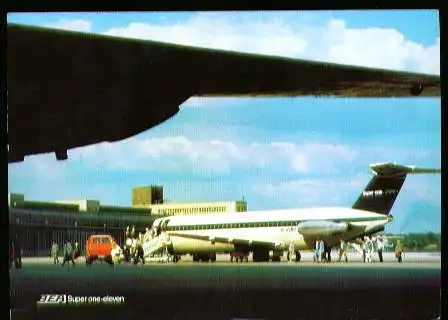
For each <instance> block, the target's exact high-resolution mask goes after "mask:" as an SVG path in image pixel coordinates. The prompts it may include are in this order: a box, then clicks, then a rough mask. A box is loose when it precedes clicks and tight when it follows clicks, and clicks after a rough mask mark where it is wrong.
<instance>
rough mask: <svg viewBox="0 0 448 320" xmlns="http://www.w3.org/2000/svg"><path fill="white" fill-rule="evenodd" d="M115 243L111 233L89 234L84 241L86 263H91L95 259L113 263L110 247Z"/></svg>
mask: <svg viewBox="0 0 448 320" xmlns="http://www.w3.org/2000/svg"><path fill="white" fill-rule="evenodd" d="M114 244H115V240H114V238H112V236H111V235H91V236H89V237H88V238H87V241H86V251H85V252H86V264H87V265H91V264H92V262H94V261H95V260H101V261H106V262H107V263H109V264H110V265H113V264H114V262H113V261H112V248H113V246H114Z"/></svg>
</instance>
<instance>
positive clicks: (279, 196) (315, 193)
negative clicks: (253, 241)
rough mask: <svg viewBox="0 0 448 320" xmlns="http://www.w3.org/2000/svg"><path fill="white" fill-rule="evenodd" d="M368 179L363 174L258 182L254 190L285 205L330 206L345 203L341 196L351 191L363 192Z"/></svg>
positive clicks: (345, 195)
mask: <svg viewBox="0 0 448 320" xmlns="http://www.w3.org/2000/svg"><path fill="white" fill-rule="evenodd" d="M367 181H368V179H366V177H364V176H361V175H357V176H355V177H347V178H346V179H341V178H337V177H330V178H324V179H322V178H319V179H313V180H290V181H286V182H281V183H275V184H274V183H263V184H258V185H255V186H253V187H252V191H254V192H255V193H257V194H260V195H262V196H263V197H265V198H267V199H268V200H270V201H273V202H275V203H278V204H280V205H282V206H285V207H298V208H300V207H307V206H316V205H318V206H329V205H339V204H341V203H344V201H343V200H342V199H341V197H347V195H348V194H350V193H353V192H355V193H356V192H358V191H359V192H361V190H362V189H363V187H365V185H366V183H367Z"/></svg>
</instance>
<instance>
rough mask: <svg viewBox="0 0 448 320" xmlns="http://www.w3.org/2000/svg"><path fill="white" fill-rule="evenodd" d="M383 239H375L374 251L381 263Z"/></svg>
mask: <svg viewBox="0 0 448 320" xmlns="http://www.w3.org/2000/svg"><path fill="white" fill-rule="evenodd" d="M383 247H384V245H383V239H381V238H377V239H376V249H377V250H378V258H379V259H380V262H383Z"/></svg>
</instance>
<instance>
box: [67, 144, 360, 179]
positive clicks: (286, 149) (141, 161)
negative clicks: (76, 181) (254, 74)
mask: <svg viewBox="0 0 448 320" xmlns="http://www.w3.org/2000/svg"><path fill="white" fill-rule="evenodd" d="M356 155H357V154H356V152H355V151H354V150H352V149H351V148H349V147H346V146H343V145H332V144H322V143H307V144H302V145H296V144H293V143H290V142H274V143H250V144H242V143H239V144H238V143H233V142H230V141H223V140H190V139H188V138H186V137H184V136H174V137H163V138H149V139H142V140H138V139H128V140H126V141H123V142H116V143H114V144H108V143H103V144H99V145H93V146H88V147H84V148H79V149H75V150H73V151H71V155H70V158H71V161H82V162H84V163H85V164H91V165H95V166H98V167H102V168H110V169H127V170H145V171H152V170H157V171H162V172H163V171H165V172H182V171H188V172H192V171H193V172H196V173H205V174H210V173H228V172H230V170H241V169H245V170H247V169H264V170H268V171H272V170H274V171H277V172H278V171H283V170H290V172H291V173H294V172H295V173H307V172H311V171H313V170H319V171H320V172H331V171H332V170H334V169H335V168H336V167H337V166H338V165H339V164H340V163H350V162H352V161H353V160H354V159H355V157H356ZM155 168H157V169H155Z"/></svg>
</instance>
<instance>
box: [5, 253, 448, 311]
mask: <svg viewBox="0 0 448 320" xmlns="http://www.w3.org/2000/svg"><path fill="white" fill-rule="evenodd" d="M335 256H336V255H333V260H334V258H335ZM349 259H350V262H349V263H345V262H331V263H322V264H320V263H319V264H317V263H314V262H312V254H311V253H303V254H302V261H301V262H300V263H289V262H280V263H253V262H249V263H230V262H227V260H228V257H226V256H218V261H217V262H216V263H193V262H191V261H189V259H188V258H184V259H183V260H182V261H181V262H180V263H176V264H160V263H150V264H145V265H141V264H139V265H133V264H117V265H114V266H109V265H107V264H105V263H95V264H93V265H92V266H86V265H85V263H84V262H83V261H82V259H80V260H79V261H78V264H77V265H76V266H72V265H67V266H64V267H61V266H60V265H59V266H55V265H53V264H52V263H51V260H50V258H24V259H23V268H22V269H21V270H15V269H12V270H11V271H10V273H9V274H10V292H11V308H12V311H11V314H12V319H22V318H23V319H29V318H35V317H39V318H40V317H42V318H45V319H50V318H53V317H56V318H59V319H66V318H76V319H86V318H96V319H101V318H102V317H107V319H111V318H120V319H128V318H131V319H133V318H137V317H142V316H143V318H145V319H146V318H150V319H436V318H437V317H438V316H439V314H440V308H441V307H440V301H441V297H440V294H441V259H440V253H438V254H437V253H435V254H431V253H424V254H421V253H407V254H406V255H405V259H404V261H403V263H397V262H396V260H394V259H393V254H392V253H386V254H385V261H384V263H380V262H378V261H377V260H376V261H375V262H373V263H363V262H362V261H361V260H360V257H359V255H357V254H356V253H352V254H351V255H350V256H349ZM42 294H65V295H66V299H69V298H68V296H69V295H70V296H71V298H72V299H74V297H78V299H79V300H80V299H81V297H84V299H85V300H86V301H84V302H80V303H74V302H73V301H72V302H71V303H65V304H61V305H58V306H53V307H42V306H38V304H37V301H39V299H41V295H42ZM105 296H108V298H105V299H107V300H110V301H112V300H113V301H114V302H115V303H110V302H109V303H105V302H104V301H103V300H102V299H103V298H104V297H105ZM96 298H99V299H100V301H96V300H95V299H96ZM89 299H90V302H89ZM93 300H95V301H93ZM94 302H95V303H94Z"/></svg>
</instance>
